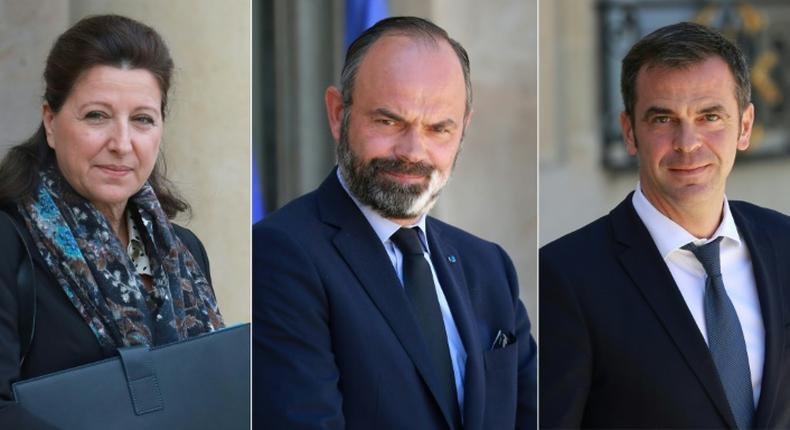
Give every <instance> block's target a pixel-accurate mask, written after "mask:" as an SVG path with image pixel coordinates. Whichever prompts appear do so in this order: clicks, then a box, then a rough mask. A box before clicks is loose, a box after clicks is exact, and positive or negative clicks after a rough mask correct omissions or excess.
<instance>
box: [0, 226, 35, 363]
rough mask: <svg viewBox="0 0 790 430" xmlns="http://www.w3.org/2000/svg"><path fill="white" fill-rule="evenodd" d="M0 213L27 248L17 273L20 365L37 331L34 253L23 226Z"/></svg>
mask: <svg viewBox="0 0 790 430" xmlns="http://www.w3.org/2000/svg"><path fill="white" fill-rule="evenodd" d="M0 213H2V214H3V215H5V216H6V218H8V221H9V222H10V223H11V225H12V226H13V227H14V230H16V234H17V235H18V236H19V241H20V242H22V246H24V248H25V253H26V254H27V258H23V259H22V261H21V262H20V263H19V267H18V268H17V273H16V284H17V304H18V308H19V318H18V323H17V325H18V332H19V366H20V367H22V364H23V363H24V362H25V358H26V357H27V354H28V352H30V346H31V345H33V335H34V334H35V332H36V279H35V270H34V266H33V254H31V252H30V247H29V246H28V243H27V240H25V235H24V234H23V233H22V230H21V227H20V226H19V224H17V222H16V221H15V220H14V218H13V217H11V215H9V214H8V213H7V212H5V211H2V210H0Z"/></svg>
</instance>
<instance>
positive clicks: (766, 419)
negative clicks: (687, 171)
mask: <svg viewBox="0 0 790 430" xmlns="http://www.w3.org/2000/svg"><path fill="white" fill-rule="evenodd" d="M730 209H731V211H732V216H733V218H734V219H735V224H736V225H737V226H738V233H739V234H740V235H741V236H742V237H743V239H744V241H745V242H746V245H747V246H748V247H749V254H750V255H751V260H752V270H753V271H754V281H755V284H756V285H757V294H758V296H759V298H760V311H761V313H762V316H763V325H764V326H765V361H764V364H763V378H762V388H761V390H760V400H759V402H758V403H757V410H756V412H755V417H754V427H755V428H767V427H769V426H770V418H771V414H772V412H773V409H774V403H775V400H776V397H777V394H778V389H779V380H780V377H781V375H780V372H781V369H782V367H783V366H782V363H783V362H784V360H785V359H786V358H785V356H784V351H785V348H784V330H785V324H784V315H783V314H782V303H784V301H783V297H782V294H781V288H779V286H780V285H781V283H780V282H779V279H778V274H777V270H776V269H777V267H778V264H779V262H778V261H777V260H776V256H777V253H776V250H775V247H774V244H773V242H772V240H771V237H770V235H768V234H765V231H764V230H762V229H760V228H758V227H757V225H756V223H754V221H753V220H749V219H748V218H746V217H745V216H744V214H743V213H742V212H741V210H740V209H741V208H740V206H739V205H738V203H737V202H731V203H730Z"/></svg>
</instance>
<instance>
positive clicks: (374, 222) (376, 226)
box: [337, 169, 429, 250]
mask: <svg viewBox="0 0 790 430" xmlns="http://www.w3.org/2000/svg"><path fill="white" fill-rule="evenodd" d="M337 179H338V180H339V181H340V185H341V186H342V187H343V189H344V190H345V191H346V193H347V194H348V195H349V197H351V200H353V201H354V204H356V205H357V207H358V208H359V210H360V211H362V215H364V216H365V219H367V220H368V224H370V226H371V227H373V231H375V232H376V236H378V238H379V240H380V241H381V243H384V244H386V243H387V242H388V241H389V240H390V236H392V235H393V234H395V232H396V231H398V229H400V228H401V227H406V228H412V227H419V228H420V231H421V232H422V234H420V240H421V241H423V247H424V249H426V250H428V249H429V248H428V243H427V240H428V239H427V237H428V230H427V229H426V222H425V218H426V216H425V214H423V215H422V216H421V217H420V218H419V219H418V220H417V222H416V223H414V224H412V225H407V226H402V225H400V224H398V223H396V222H393V221H391V220H388V219H387V218H384V217H383V216H381V214H379V213H378V212H376V211H375V210H373V208H371V207H370V206H367V205H365V204H362V203H361V202H360V201H359V200H357V198H356V197H355V196H354V194H353V193H351V191H350V190H349V189H348V186H347V185H346V181H345V180H344V179H343V175H341V174H340V169H337Z"/></svg>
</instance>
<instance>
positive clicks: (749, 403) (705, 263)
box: [683, 236, 754, 429]
mask: <svg viewBox="0 0 790 430" xmlns="http://www.w3.org/2000/svg"><path fill="white" fill-rule="evenodd" d="M721 240H722V237H721V236H720V237H718V238H716V240H714V241H711V242H708V243H706V244H705V245H702V246H696V245H694V243H689V244H687V245H685V246H683V249H685V250H688V251H691V252H693V253H694V255H695V256H696V257H697V260H699V262H700V263H702V267H703V268H704V269H705V273H706V274H707V275H708V276H707V279H706V280H705V326H706V327H707V331H708V348H710V355H711V357H712V358H713V362H714V363H715V364H716V369H717V370H718V371H719V377H720V378H721V384H722V385H723V386H724V392H725V394H726V395H727V400H729V402H730V408H731V409H732V413H733V415H734V416H735V421H736V423H737V424H738V428H739V429H747V428H750V427H751V424H752V417H753V416H754V396H753V394H752V378H751V373H750V371H749V356H748V355H747V354H746V342H745V341H744V339H743V330H742V329H741V323H740V321H739V320H738V314H736V313H735V307H733V305H732V302H731V301H730V298H729V297H728V296H727V291H725V290H724V282H723V281H722V279H721V264H720V262H719V242H721Z"/></svg>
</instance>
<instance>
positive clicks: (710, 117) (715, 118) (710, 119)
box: [704, 113, 721, 122]
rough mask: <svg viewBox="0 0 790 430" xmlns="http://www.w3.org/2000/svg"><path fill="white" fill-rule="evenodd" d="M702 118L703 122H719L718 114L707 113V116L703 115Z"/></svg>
mask: <svg viewBox="0 0 790 430" xmlns="http://www.w3.org/2000/svg"><path fill="white" fill-rule="evenodd" d="M704 118H705V121H708V122H714V121H718V120H720V119H721V116H720V115H719V114H715V113H708V114H705V116H704Z"/></svg>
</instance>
